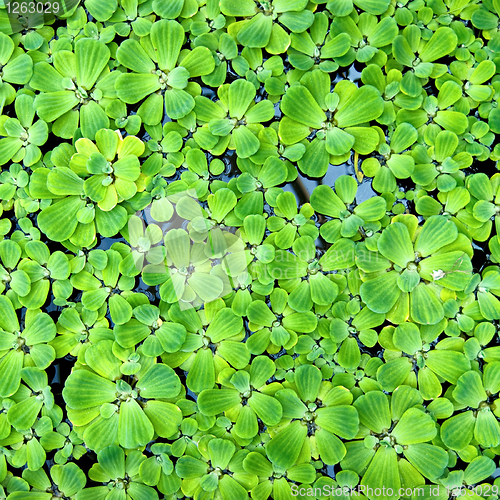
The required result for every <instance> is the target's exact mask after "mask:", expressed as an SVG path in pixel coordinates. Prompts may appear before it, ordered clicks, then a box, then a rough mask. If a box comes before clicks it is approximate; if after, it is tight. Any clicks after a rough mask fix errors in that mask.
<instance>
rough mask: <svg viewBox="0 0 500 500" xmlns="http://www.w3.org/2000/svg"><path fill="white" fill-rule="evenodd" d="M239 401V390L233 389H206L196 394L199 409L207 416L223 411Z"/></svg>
mask: <svg viewBox="0 0 500 500" xmlns="http://www.w3.org/2000/svg"><path fill="white" fill-rule="evenodd" d="M240 402H241V397H240V395H239V392H238V391H235V390H233V389H206V390H204V391H202V392H201V393H200V395H199V396H198V406H199V408H200V411H201V412H202V413H203V414H204V415H207V416H215V415H218V414H219V413H223V412H225V411H227V410H229V409H231V408H233V407H235V406H236V405H237V404H239V403H240Z"/></svg>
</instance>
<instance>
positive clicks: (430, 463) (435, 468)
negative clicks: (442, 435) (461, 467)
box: [403, 443, 448, 481]
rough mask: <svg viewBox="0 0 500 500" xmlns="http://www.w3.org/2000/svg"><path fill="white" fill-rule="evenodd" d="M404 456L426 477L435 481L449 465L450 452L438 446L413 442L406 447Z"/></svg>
mask: <svg viewBox="0 0 500 500" xmlns="http://www.w3.org/2000/svg"><path fill="white" fill-rule="evenodd" d="M403 454H404V456H405V457H406V458H407V459H408V461H409V462H410V463H411V464H412V465H413V467H415V469H417V470H418V472H420V474H422V475H423V476H424V477H426V478H427V479H430V480H431V481H434V480H436V479H438V478H440V477H441V476H442V475H443V472H444V469H445V468H446V466H447V465H448V454H447V453H446V451H445V450H443V449H442V448H440V447H438V446H432V445H430V444H424V443H420V444H413V445H409V446H407V447H405V449H404V450H403Z"/></svg>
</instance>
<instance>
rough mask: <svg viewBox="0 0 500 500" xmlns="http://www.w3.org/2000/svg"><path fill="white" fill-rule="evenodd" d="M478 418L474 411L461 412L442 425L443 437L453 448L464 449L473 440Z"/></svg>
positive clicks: (445, 442) (446, 443) (444, 441)
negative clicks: (475, 416)
mask: <svg viewBox="0 0 500 500" xmlns="http://www.w3.org/2000/svg"><path fill="white" fill-rule="evenodd" d="M475 425H476V419H475V418H474V415H473V413H472V411H466V412H464V413H459V414H457V415H454V416H453V417H451V418H449V419H448V420H446V421H445V422H443V425H442V426H441V439H442V440H443V443H444V444H445V445H446V446H448V447H449V448H451V449H452V450H463V449H464V448H465V447H466V446H468V445H469V443H470V442H471V439H472V436H473V433H474V427H475Z"/></svg>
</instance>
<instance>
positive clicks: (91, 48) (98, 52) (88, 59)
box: [75, 38, 110, 90]
mask: <svg viewBox="0 0 500 500" xmlns="http://www.w3.org/2000/svg"><path fill="white" fill-rule="evenodd" d="M75 57H76V79H77V82H78V85H80V86H81V87H83V88H84V89H85V90H91V89H92V87H93V86H94V84H95V82H96V81H97V78H98V76H99V75H100V74H101V71H102V70H103V69H104V67H105V66H106V64H107V63H108V60H109V57H110V52H109V49H108V47H107V45H105V44H104V43H102V42H100V41H97V40H93V39H91V38H84V39H82V40H79V41H78V42H77V43H76V44H75Z"/></svg>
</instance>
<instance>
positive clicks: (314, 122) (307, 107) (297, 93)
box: [280, 85, 326, 129]
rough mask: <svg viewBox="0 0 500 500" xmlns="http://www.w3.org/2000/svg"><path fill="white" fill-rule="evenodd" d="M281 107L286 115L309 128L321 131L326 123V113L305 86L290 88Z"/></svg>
mask: <svg viewBox="0 0 500 500" xmlns="http://www.w3.org/2000/svg"><path fill="white" fill-rule="evenodd" d="M298 103H300V106H299V105H298ZM280 106H281V111H282V112H283V113H284V114H285V115H287V116H289V117H290V118H293V119H294V120H295V121H297V122H299V123H302V124H303V125H307V126H308V127H311V128H315V129H319V128H321V127H322V124H323V122H326V115H325V113H324V112H323V110H322V109H321V107H320V106H319V104H318V103H317V102H316V101H315V99H314V97H313V96H312V94H311V93H310V92H309V90H307V88H306V87H304V86H303V85H295V86H292V87H290V88H289V89H288V90H287V91H286V93H285V95H284V96H283V98H282V100H281V104H280Z"/></svg>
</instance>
